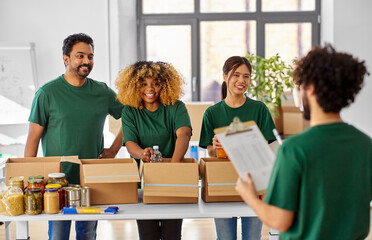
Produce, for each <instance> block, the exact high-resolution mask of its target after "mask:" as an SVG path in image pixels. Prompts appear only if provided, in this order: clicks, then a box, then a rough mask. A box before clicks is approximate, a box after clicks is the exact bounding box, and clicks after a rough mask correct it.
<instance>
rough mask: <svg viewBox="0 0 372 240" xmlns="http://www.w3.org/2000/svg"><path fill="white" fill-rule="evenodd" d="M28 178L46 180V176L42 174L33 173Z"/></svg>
mask: <svg viewBox="0 0 372 240" xmlns="http://www.w3.org/2000/svg"><path fill="white" fill-rule="evenodd" d="M28 179H29V180H30V179H43V180H44V176H42V175H31V176H29V177H28Z"/></svg>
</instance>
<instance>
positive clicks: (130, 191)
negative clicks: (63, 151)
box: [80, 158, 140, 205]
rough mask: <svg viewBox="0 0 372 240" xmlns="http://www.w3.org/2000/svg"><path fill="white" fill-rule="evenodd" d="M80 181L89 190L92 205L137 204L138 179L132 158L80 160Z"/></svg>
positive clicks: (135, 163)
mask: <svg viewBox="0 0 372 240" xmlns="http://www.w3.org/2000/svg"><path fill="white" fill-rule="evenodd" d="M80 181H81V184H82V185H83V186H87V187H89V188H90V204H92V205H95V204H122V203H137V202H138V184H137V183H138V182H139V181H140V178H139V173H138V165H137V162H136V161H135V160H134V159H132V158H115V159H82V160H81V167H80Z"/></svg>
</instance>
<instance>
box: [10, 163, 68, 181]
mask: <svg viewBox="0 0 372 240" xmlns="http://www.w3.org/2000/svg"><path fill="white" fill-rule="evenodd" d="M60 160H61V157H27V158H9V159H8V160H7V161H6V164H5V181H6V184H8V180H9V178H10V177H14V176H23V177H24V178H25V180H26V181H27V179H28V178H29V176H31V175H42V176H44V177H45V179H47V176H48V174H49V173H57V172H60V171H61V167H60Z"/></svg>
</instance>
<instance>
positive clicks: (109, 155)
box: [98, 148, 118, 158]
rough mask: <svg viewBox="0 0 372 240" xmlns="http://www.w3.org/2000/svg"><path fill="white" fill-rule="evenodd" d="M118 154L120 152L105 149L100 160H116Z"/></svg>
mask: <svg viewBox="0 0 372 240" xmlns="http://www.w3.org/2000/svg"><path fill="white" fill-rule="evenodd" d="M116 154H118V151H116V150H113V149H112V148H104V149H103V151H102V152H101V154H100V155H99V156H98V158H115V156H116Z"/></svg>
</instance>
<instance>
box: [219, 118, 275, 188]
mask: <svg viewBox="0 0 372 240" xmlns="http://www.w3.org/2000/svg"><path fill="white" fill-rule="evenodd" d="M214 132H215V134H216V135H217V138H218V140H219V141H220V143H221V145H222V147H223V148H224V150H225V152H226V153H227V155H228V157H229V159H230V160H231V162H232V163H233V165H234V167H235V169H236V171H237V172H238V174H239V176H240V178H241V179H243V180H245V177H246V173H247V172H249V173H250V174H251V176H252V179H253V181H254V183H255V187H256V191H257V194H259V195H260V194H264V193H265V191H266V188H267V186H268V184H269V180H270V176H271V171H272V168H273V166H274V162H275V158H276V156H275V153H274V151H273V150H272V149H271V148H270V146H269V144H268V143H267V141H266V139H265V137H264V136H263V134H262V133H261V131H260V129H259V128H258V126H257V124H256V123H255V122H254V121H248V122H241V121H240V119H239V118H238V117H235V118H234V119H233V121H232V123H231V124H230V125H229V126H226V127H221V128H216V129H214Z"/></svg>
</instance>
